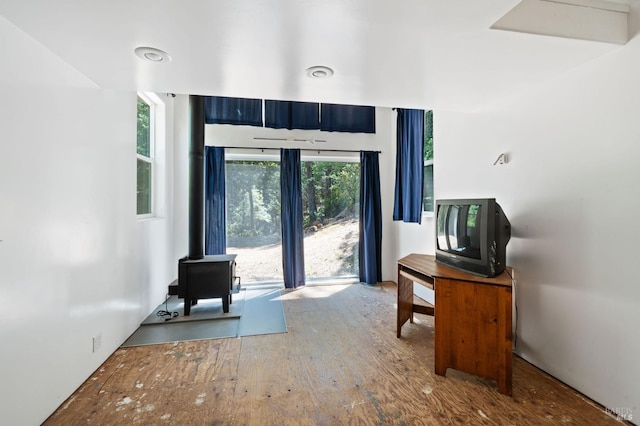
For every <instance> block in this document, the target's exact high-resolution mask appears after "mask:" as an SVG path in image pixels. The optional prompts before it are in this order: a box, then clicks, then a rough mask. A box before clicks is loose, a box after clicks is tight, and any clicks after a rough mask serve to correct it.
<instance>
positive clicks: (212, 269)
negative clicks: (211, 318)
mask: <svg viewBox="0 0 640 426" xmlns="http://www.w3.org/2000/svg"><path fill="white" fill-rule="evenodd" d="M235 259H236V255H235V254H220V255H213V256H204V257H203V258H202V259H189V258H188V257H185V258H183V259H180V260H179V261H178V297H180V298H183V299H184V315H189V314H190V311H191V305H193V304H195V303H197V301H198V299H210V298H214V297H221V298H222V310H223V312H225V313H226V312H229V304H230V303H231V302H232V300H231V294H232V291H233V283H234V280H235V275H236V274H235V270H236V260H235Z"/></svg>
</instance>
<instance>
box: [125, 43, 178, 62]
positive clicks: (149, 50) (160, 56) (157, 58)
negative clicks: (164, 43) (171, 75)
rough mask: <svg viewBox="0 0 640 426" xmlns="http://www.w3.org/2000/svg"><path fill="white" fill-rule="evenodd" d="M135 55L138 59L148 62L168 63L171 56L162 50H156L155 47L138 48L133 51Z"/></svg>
mask: <svg viewBox="0 0 640 426" xmlns="http://www.w3.org/2000/svg"><path fill="white" fill-rule="evenodd" d="M134 52H135V53H136V55H138V57H139V58H140V59H144V60H145V61H149V62H169V61H171V56H169V54H168V53H167V52H165V51H164V50H160V49H156V48H155V47H146V46H140V47H136V49H135V50H134Z"/></svg>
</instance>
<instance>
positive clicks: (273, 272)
mask: <svg viewBox="0 0 640 426" xmlns="http://www.w3.org/2000/svg"><path fill="white" fill-rule="evenodd" d="M358 232H359V225H358V220H357V219H350V220H342V221H339V222H334V223H331V224H328V225H326V226H323V227H319V228H317V229H308V230H307V232H305V237H304V254H305V274H306V278H307V279H308V280H309V279H314V278H330V277H354V276H357V275H358ZM243 240H244V241H243V242H242V244H238V245H242V246H243V247H227V253H229V254H237V255H238V257H237V258H236V274H237V275H238V276H240V277H241V278H242V283H243V284H244V283H252V282H261V281H282V244H281V243H277V244H263V245H260V246H255V247H250V246H252V245H253V244H252V242H251V241H247V240H248V239H243ZM255 243H256V244H261V243H260V240H259V238H256V239H255Z"/></svg>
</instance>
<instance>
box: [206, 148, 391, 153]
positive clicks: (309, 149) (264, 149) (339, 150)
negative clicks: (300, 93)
mask: <svg viewBox="0 0 640 426" xmlns="http://www.w3.org/2000/svg"><path fill="white" fill-rule="evenodd" d="M218 148H229V149H259V150H261V151H263V152H264V151H280V149H281V148H261V147H257V146H218ZM283 149H299V150H300V151H313V152H317V153H320V152H351V153H358V152H360V151H368V152H376V153H378V154H381V153H382V151H370V150H365V149H362V150H353V149H324V148H320V149H312V148H283Z"/></svg>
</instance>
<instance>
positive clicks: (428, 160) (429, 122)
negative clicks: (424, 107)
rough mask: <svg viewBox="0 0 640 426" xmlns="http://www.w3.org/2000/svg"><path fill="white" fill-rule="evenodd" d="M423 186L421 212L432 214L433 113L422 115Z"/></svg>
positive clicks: (428, 112) (426, 112)
mask: <svg viewBox="0 0 640 426" xmlns="http://www.w3.org/2000/svg"><path fill="white" fill-rule="evenodd" d="M423 179H424V186H423V188H424V189H423V191H422V197H423V198H422V211H424V212H433V111H425V113H424V177H423Z"/></svg>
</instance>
